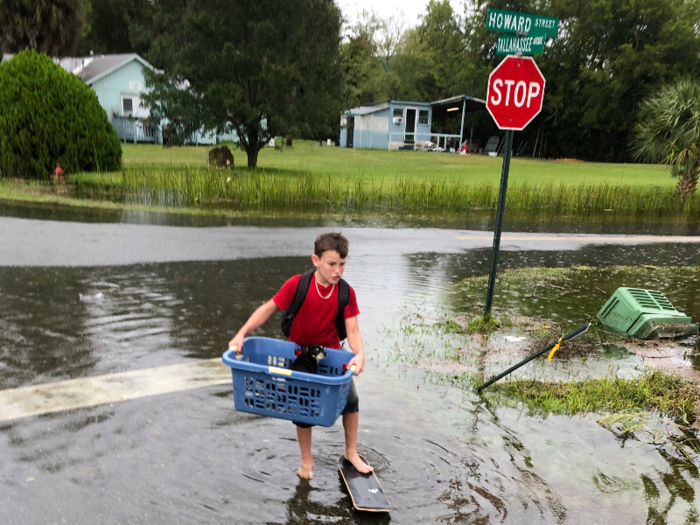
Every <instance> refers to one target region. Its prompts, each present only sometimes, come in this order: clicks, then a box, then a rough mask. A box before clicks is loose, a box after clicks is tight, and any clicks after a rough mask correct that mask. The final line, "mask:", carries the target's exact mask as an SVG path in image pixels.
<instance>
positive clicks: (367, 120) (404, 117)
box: [340, 95, 486, 151]
mask: <svg viewBox="0 0 700 525" xmlns="http://www.w3.org/2000/svg"><path fill="white" fill-rule="evenodd" d="M485 109H486V101H485V100H481V99H478V98H474V97H470V96H467V95H459V96H456V97H451V98H448V99H444V100H438V101H435V102H408V101H402V100H382V101H379V102H373V103H372V104H368V105H366V106H360V107H357V108H352V109H350V110H348V111H346V112H345V113H344V114H343V115H342V116H341V119H340V127H341V130H340V146H341V147H347V148H369V149H372V148H374V149H388V150H392V149H429V148H438V149H444V150H448V149H450V148H452V149H454V150H455V151H457V150H458V149H459V146H460V145H461V144H462V143H463V142H464V121H465V115H466V114H467V113H469V112H473V111H481V110H485ZM472 131H473V128H472ZM470 142H471V139H470Z"/></svg>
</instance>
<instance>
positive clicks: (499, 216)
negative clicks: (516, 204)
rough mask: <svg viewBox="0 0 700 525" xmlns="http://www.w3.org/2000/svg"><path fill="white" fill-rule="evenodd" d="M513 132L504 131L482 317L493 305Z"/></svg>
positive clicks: (486, 314)
mask: <svg viewBox="0 0 700 525" xmlns="http://www.w3.org/2000/svg"><path fill="white" fill-rule="evenodd" d="M513 133H514V132H513V130H512V129H509V130H508V131H506V149H505V151H504V152H503V168H502V169H501V191H500V192H499V194H498V210H497V211H496V231H495V232H494V233H493V251H492V253H491V273H490V274H489V287H488V290H487V291H486V307H485V308H484V317H486V316H488V315H490V314H491V305H492V304H493V289H494V286H495V284H496V268H497V267H498V254H499V251H500V248H501V231H503V214H504V212H505V209H506V192H507V191H508V169H509V168H510V156H511V152H512V150H513Z"/></svg>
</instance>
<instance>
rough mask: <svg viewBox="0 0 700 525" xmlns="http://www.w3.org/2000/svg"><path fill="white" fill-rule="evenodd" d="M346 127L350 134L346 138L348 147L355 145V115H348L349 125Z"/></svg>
mask: <svg viewBox="0 0 700 525" xmlns="http://www.w3.org/2000/svg"><path fill="white" fill-rule="evenodd" d="M346 129H347V134H348V135H347V139H346V140H345V145H346V146H347V147H348V148H352V147H353V146H354V144H353V138H355V117H348V127H347V128H346Z"/></svg>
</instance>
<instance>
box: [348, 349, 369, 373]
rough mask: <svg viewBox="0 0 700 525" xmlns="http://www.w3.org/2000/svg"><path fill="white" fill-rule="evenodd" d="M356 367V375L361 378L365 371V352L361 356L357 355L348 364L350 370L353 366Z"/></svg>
mask: <svg viewBox="0 0 700 525" xmlns="http://www.w3.org/2000/svg"><path fill="white" fill-rule="evenodd" d="M353 365H355V375H356V376H359V375H360V374H361V373H362V371H363V370H364V369H365V354H364V352H362V353H360V354H355V357H353V358H352V359H350V362H349V363H348V368H350V367H351V366H353Z"/></svg>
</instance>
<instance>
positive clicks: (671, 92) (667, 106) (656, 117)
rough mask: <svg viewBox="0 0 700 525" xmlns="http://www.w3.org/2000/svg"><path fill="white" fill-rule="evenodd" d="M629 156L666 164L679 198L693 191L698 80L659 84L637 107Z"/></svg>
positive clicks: (699, 131)
mask: <svg viewBox="0 0 700 525" xmlns="http://www.w3.org/2000/svg"><path fill="white" fill-rule="evenodd" d="M632 156H633V157H634V158H635V159H638V160H642V161H647V162H660V163H664V164H667V165H668V166H669V167H670V169H671V175H672V176H674V177H678V178H679V179H680V180H679V181H678V185H677V186H676V190H677V192H678V194H679V195H681V196H682V197H683V198H686V197H689V196H691V195H693V194H694V193H695V189H696V188H697V185H698V172H700V84H699V83H698V82H695V81H692V80H681V81H679V82H678V83H676V84H674V85H670V86H666V87H664V88H662V89H661V90H660V91H659V93H658V94H656V95H655V96H653V97H651V98H649V99H648V100H646V101H645V102H644V103H643V104H642V107H641V109H640V121H639V123H638V124H637V125H636V126H635V128H634V135H633V140H632Z"/></svg>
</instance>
